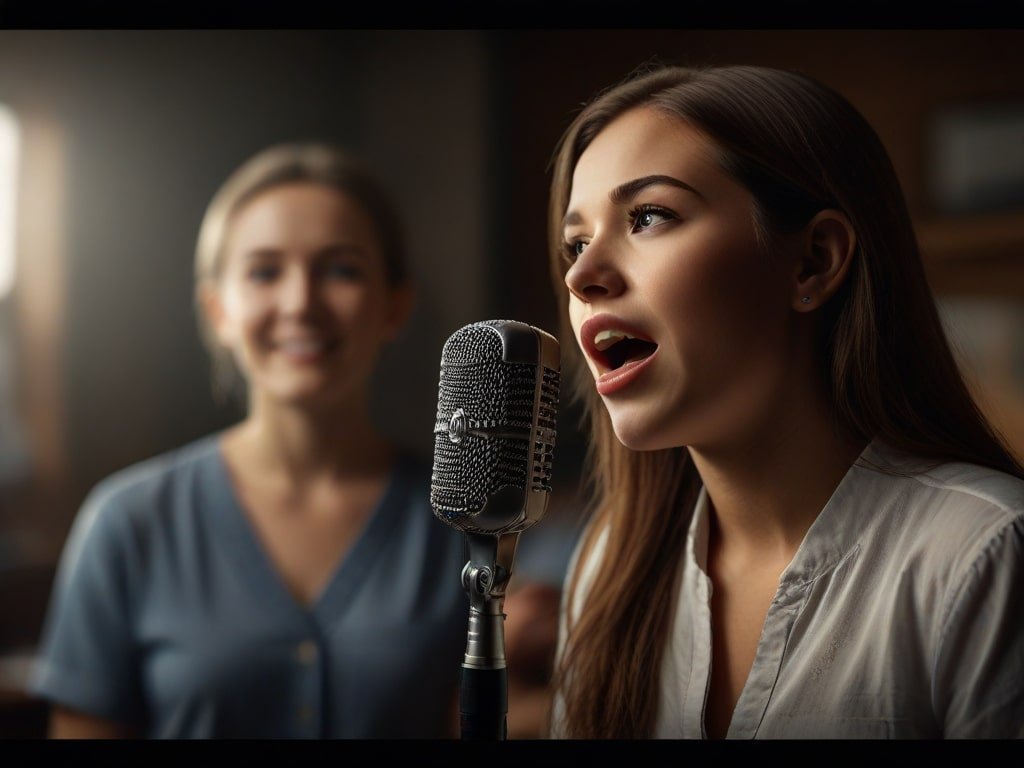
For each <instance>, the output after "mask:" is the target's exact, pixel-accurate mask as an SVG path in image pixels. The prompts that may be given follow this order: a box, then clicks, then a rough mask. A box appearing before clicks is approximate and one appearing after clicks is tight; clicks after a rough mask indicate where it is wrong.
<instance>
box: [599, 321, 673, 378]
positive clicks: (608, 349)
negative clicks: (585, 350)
mask: <svg viewBox="0 0 1024 768" xmlns="http://www.w3.org/2000/svg"><path fill="white" fill-rule="evenodd" d="M588 347H589V351H590V356H591V358H592V359H593V360H594V362H596V363H597V365H598V366H599V367H600V368H602V369H603V372H608V371H616V370H618V369H619V368H622V367H623V366H625V365H627V364H629V363H636V362H639V361H641V360H644V359H646V358H648V357H650V356H651V355H653V354H654V353H655V352H656V351H657V349H658V345H657V344H655V343H654V342H653V341H649V340H647V339H641V338H637V337H635V336H631V335H630V334H629V333H627V332H625V331H620V330H615V329H606V330H602V331H600V332H598V333H597V334H595V335H594V337H593V339H592V340H591V343H590V344H589V345H588Z"/></svg>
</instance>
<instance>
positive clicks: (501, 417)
mask: <svg viewBox="0 0 1024 768" xmlns="http://www.w3.org/2000/svg"><path fill="white" fill-rule="evenodd" d="M560 371H561V364H560V351H559V346H558V341H557V340H556V339H555V338H554V337H553V336H552V335H551V334H549V333H547V332H545V331H542V330H541V329H539V328H536V327H534V326H531V325H529V324H527V323H521V322H517V321H514V320H487V321H483V322H479V323H473V324H471V325H467V326H465V327H463V328H461V329H459V330H458V331H456V332H455V333H453V334H452V335H451V336H450V337H449V338H448V340H447V341H446V342H445V345H444V349H443V351H442V353H441V378H440V384H439V387H438V403H437V419H436V421H435V424H434V467H433V472H432V475H431V487H430V503H431V507H432V508H433V510H434V514H435V516H436V517H438V518H439V519H440V520H441V521H443V522H444V523H446V524H448V525H451V526H453V527H455V528H457V529H459V530H461V531H463V532H464V533H465V536H466V542H467V551H468V554H469V560H468V562H467V563H466V565H465V567H464V568H463V570H462V585H463V588H464V589H465V590H466V593H467V594H468V595H469V602H470V612H469V627H468V632H467V640H466V654H465V657H464V659H463V664H462V684H461V690H460V697H459V701H460V704H459V711H460V722H461V726H462V738H463V739H503V738H505V713H506V712H507V677H506V675H507V669H506V667H507V665H506V660H505V636H504V619H505V615H504V613H503V612H502V608H503V604H504V599H505V589H506V587H507V585H508V582H509V579H510V578H511V576H512V567H513V563H514V560H515V552H516V547H517V545H518V542H519V536H520V534H521V533H522V532H523V531H525V530H526V529H528V528H529V527H531V526H532V525H534V524H536V523H537V522H538V521H540V520H541V518H542V517H543V516H544V513H545V511H546V510H547V504H548V496H549V493H550V491H551V470H552V460H553V458H554V446H555V437H556V415H557V407H558V394H559V386H560V381H561V373H560Z"/></svg>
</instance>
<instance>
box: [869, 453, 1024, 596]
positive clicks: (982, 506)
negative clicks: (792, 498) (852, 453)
mask: <svg viewBox="0 0 1024 768" xmlns="http://www.w3.org/2000/svg"><path fill="white" fill-rule="evenodd" d="M866 455H867V456H868V458H869V459H870V458H872V457H873V458H876V459H881V463H882V464H883V466H886V467H887V468H890V469H892V470H895V471H896V472H900V473H902V474H885V473H884V472H881V471H877V470H876V471H872V472H871V473H870V474H871V475H872V478H871V479H870V480H869V481H867V485H866V488H867V491H868V492H867V493H866V497H867V498H875V494H873V493H871V492H870V491H871V486H874V487H875V488H877V489H878V491H877V494H878V495H877V498H879V499H887V501H888V503H886V504H883V505H881V506H886V507H888V508H889V509H891V510H892V514H891V518H892V519H891V521H890V523H891V525H890V526H886V528H885V530H886V532H887V533H892V532H893V531H894V530H895V529H898V530H899V531H900V533H901V535H902V537H903V539H902V541H903V542H904V543H909V544H910V549H911V550H915V551H918V552H919V553H920V554H921V555H922V556H925V555H927V557H928V559H929V560H930V561H931V562H932V564H933V565H934V567H936V568H937V569H941V570H945V571H946V572H948V573H949V574H950V575H951V576H954V578H955V577H956V575H957V574H959V575H961V576H966V575H967V573H968V572H969V571H971V570H974V569H977V567H978V566H979V563H980V562H981V561H983V560H984V559H986V558H988V557H991V555H992V553H993V552H994V551H995V549H998V548H999V547H1000V546H1002V545H1001V542H1007V541H1010V540H1015V539H1019V537H1020V536H1021V532H1022V530H1024V479H1021V478H1019V477H1016V476H1014V475H1010V474H1008V473H1006V472H1001V471H999V470H996V469H992V468H990V467H985V466H981V465H978V464H972V463H969V462H943V463H940V464H937V465H934V464H933V465H929V464H926V463H925V462H924V461H923V460H921V459H919V458H915V457H912V456H909V455H907V454H903V453H900V452H898V451H896V450H894V449H891V448H887V447H885V446H880V447H879V448H878V450H876V451H875V452H874V453H873V454H866Z"/></svg>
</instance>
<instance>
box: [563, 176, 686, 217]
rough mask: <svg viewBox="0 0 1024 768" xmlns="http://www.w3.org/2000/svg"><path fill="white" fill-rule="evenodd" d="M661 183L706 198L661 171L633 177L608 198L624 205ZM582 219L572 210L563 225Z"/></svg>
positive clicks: (684, 183)
mask: <svg viewBox="0 0 1024 768" xmlns="http://www.w3.org/2000/svg"><path fill="white" fill-rule="evenodd" d="M659 184H666V185H668V186H671V187H678V188H679V189H685V190H686V191H687V192H691V193H693V194H695V195H696V196H697V197H699V198H701V199H702V200H703V199H704V195H702V194H701V193H700V192H699V191H698V190H697V189H696V188H695V187H692V186H690V185H689V184H687V183H686V182H685V181H681V180H680V179H677V178H675V177H674V176H666V175H665V174H660V173H658V174H653V175H651V176H641V177H640V178H639V179H633V180H632V181H627V182H625V183H624V184H620V185H619V186H617V187H616V188H615V189H613V190H612V191H611V192H610V193H609V194H608V199H609V200H611V201H612V202H613V203H615V205H622V204H623V203H628V202H629V201H630V200H632V199H633V198H634V197H636V196H637V195H638V194H640V192H642V191H643V190H645V189H647V188H648V187H654V186H657V185H659ZM582 221H583V217H582V216H581V215H580V214H579V213H577V212H576V211H570V212H569V213H567V214H566V215H565V218H564V219H562V226H563V227H568V226H572V225H574V224H579V223H581V222H582Z"/></svg>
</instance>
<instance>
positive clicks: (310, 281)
mask: <svg viewBox="0 0 1024 768" xmlns="http://www.w3.org/2000/svg"><path fill="white" fill-rule="evenodd" d="M315 298H316V285H315V280H314V276H313V274H312V271H311V270H307V269H303V268H301V267H299V266H293V267H292V268H291V269H289V270H288V271H287V272H286V273H285V276H284V280H282V282H281V286H280V294H279V299H278V301H279V307H280V310H281V312H282V313H284V314H287V315H302V314H305V313H307V312H309V311H310V309H311V308H312V306H313V303H314V301H315Z"/></svg>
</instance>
